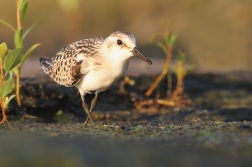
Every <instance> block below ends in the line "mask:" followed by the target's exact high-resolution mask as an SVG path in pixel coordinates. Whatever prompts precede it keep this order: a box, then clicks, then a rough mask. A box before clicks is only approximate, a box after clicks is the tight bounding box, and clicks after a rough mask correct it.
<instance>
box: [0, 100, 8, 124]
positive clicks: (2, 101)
mask: <svg viewBox="0 0 252 167" xmlns="http://www.w3.org/2000/svg"><path fill="white" fill-rule="evenodd" d="M0 105H1V109H2V117H3V118H2V121H1V122H0V125H1V124H3V123H4V122H6V121H7V116H6V114H5V110H6V108H5V106H4V98H1V102H0Z"/></svg>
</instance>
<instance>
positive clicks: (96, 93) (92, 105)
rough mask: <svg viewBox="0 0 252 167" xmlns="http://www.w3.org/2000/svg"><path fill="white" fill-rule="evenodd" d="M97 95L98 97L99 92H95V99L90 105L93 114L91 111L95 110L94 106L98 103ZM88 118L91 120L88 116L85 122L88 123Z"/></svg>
mask: <svg viewBox="0 0 252 167" xmlns="http://www.w3.org/2000/svg"><path fill="white" fill-rule="evenodd" d="M97 97H98V92H95V97H94V98H93V100H92V102H91V106H90V110H89V114H90V115H91V113H92V111H93V108H94V106H95V104H96V100H97ZM88 120H89V117H87V120H86V122H85V124H87V122H88Z"/></svg>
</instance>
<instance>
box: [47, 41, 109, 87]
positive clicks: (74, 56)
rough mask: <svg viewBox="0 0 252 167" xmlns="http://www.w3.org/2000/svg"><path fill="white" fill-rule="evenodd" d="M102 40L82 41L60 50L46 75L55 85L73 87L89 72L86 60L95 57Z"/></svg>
mask: <svg viewBox="0 0 252 167" xmlns="http://www.w3.org/2000/svg"><path fill="white" fill-rule="evenodd" d="M103 41H104V39H103V38H91V39H83V40H80V41H77V42H74V43H71V44H69V45H67V46H66V47H64V48H62V49H61V51H59V52H58V53H57V54H56V56H55V57H54V58H52V63H51V65H50V67H49V68H48V74H49V76H50V77H51V78H53V79H54V80H55V81H56V82H57V83H59V84H61V85H65V86H74V85H76V84H77V83H78V82H79V81H80V78H81V77H82V76H83V75H85V74H86V73H87V72H88V71H89V67H90V65H89V62H88V61H87V59H90V58H92V57H94V58H95V57H96V56H97V55H98V53H99V52H98V50H99V48H100V46H101V45H102V43H103Z"/></svg>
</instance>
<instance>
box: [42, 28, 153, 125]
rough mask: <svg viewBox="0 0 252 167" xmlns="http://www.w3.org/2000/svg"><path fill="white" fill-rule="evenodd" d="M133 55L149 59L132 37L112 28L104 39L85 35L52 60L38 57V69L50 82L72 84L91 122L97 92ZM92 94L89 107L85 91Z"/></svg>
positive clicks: (113, 79) (122, 70)
mask: <svg viewBox="0 0 252 167" xmlns="http://www.w3.org/2000/svg"><path fill="white" fill-rule="evenodd" d="M133 56H136V57H138V58H140V59H142V60H143V61H145V62H147V63H148V64H149V65H151V64H152V62H151V60H150V59H148V58H147V57H146V56H144V55H143V54H142V53H141V52H140V51H139V50H138V49H137V47H136V37H135V36H134V35H133V34H132V33H130V32H126V31H115V32H113V33H112V34H110V35H109V36H108V37H107V38H105V39H104V38H101V37H100V38H87V39H82V40H79V41H77V42H73V43H71V44H68V45H67V46H65V47H63V48H62V49H61V50H60V51H59V52H58V53H57V54H56V56H55V57H53V58H52V59H45V58H40V60H39V61H40V65H41V67H40V68H41V69H42V70H43V71H44V72H45V73H46V74H48V75H49V76H50V77H51V78H52V79H53V80H54V81H56V82H57V83H58V84H60V85H64V86H66V87H73V86H75V87H76V88H77V89H78V90H79V93H80V96H81V100H82V107H83V109H84V111H85V112H86V114H87V118H86V121H85V123H84V124H85V125H86V126H87V123H88V122H89V121H90V122H91V123H92V124H93V125H94V122H93V120H92V117H91V113H92V111H93V108H94V106H95V104H96V101H97V98H98V94H99V93H100V92H102V91H105V90H106V89H108V88H109V87H110V86H111V85H112V84H114V83H115V82H116V81H117V80H118V79H119V78H120V77H122V76H124V74H125V73H126V71H127V69H128V66H129V59H130V58H131V57H133ZM92 93H94V94H95V96H94V98H93V99H92V101H91V104H90V108H89V109H88V105H87V103H86V101H85V95H86V94H92Z"/></svg>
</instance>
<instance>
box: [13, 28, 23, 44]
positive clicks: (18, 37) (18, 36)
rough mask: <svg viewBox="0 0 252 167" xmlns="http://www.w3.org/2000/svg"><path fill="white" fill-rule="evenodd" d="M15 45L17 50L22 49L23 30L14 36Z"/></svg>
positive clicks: (20, 29) (18, 30)
mask: <svg viewBox="0 0 252 167" xmlns="http://www.w3.org/2000/svg"><path fill="white" fill-rule="evenodd" d="M14 43H15V47H16V48H20V47H22V45H23V41H22V28H19V29H17V31H16V32H15V36H14Z"/></svg>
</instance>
